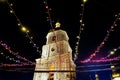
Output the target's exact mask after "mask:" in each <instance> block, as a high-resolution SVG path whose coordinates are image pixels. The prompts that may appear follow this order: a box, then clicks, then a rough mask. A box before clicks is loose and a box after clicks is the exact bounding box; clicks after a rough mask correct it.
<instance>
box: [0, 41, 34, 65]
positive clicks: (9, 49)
mask: <svg viewBox="0 0 120 80" xmlns="http://www.w3.org/2000/svg"><path fill="white" fill-rule="evenodd" d="M0 45H1V46H2V47H4V48H5V50H7V51H8V52H9V53H11V54H12V55H14V56H16V58H18V59H21V60H24V61H26V62H28V63H31V64H34V63H33V62H32V61H29V60H28V59H26V58H25V57H22V56H20V55H18V52H14V51H12V50H11V47H10V46H8V45H7V44H5V43H3V41H0ZM1 55H4V54H3V53H2V54H1ZM4 56H5V55H4ZM8 58H9V59H10V60H13V61H15V62H20V61H19V60H14V59H13V58H10V57H9V56H8Z"/></svg>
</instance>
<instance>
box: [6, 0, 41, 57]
mask: <svg viewBox="0 0 120 80" xmlns="http://www.w3.org/2000/svg"><path fill="white" fill-rule="evenodd" d="M6 2H7V4H8V6H9V8H10V13H11V14H13V15H14V16H15V17H16V20H17V22H18V24H17V25H18V26H19V27H20V29H21V30H22V31H23V32H25V34H26V37H27V38H28V39H29V40H30V42H29V43H30V44H32V45H33V48H35V49H36V52H37V53H39V54H40V55H41V51H40V50H39V47H38V46H37V45H36V44H35V42H34V41H33V36H31V35H30V34H29V30H28V29H27V28H26V27H25V26H24V25H23V24H22V23H21V21H20V19H19V18H18V16H17V15H16V13H15V11H14V10H13V8H12V6H13V4H10V3H9V2H8V1H6Z"/></svg>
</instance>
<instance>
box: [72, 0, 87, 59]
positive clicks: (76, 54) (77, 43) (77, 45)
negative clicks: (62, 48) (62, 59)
mask: <svg viewBox="0 0 120 80" xmlns="http://www.w3.org/2000/svg"><path fill="white" fill-rule="evenodd" d="M86 2H87V0H83V2H82V4H81V7H82V13H81V14H80V16H81V19H80V29H79V34H78V36H77V37H76V38H77V42H76V46H75V53H74V61H75V60H76V59H77V57H78V49H79V42H80V36H81V33H82V31H83V30H84V26H85V25H84V23H83V16H84V7H85V3H86Z"/></svg>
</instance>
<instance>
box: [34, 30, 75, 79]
mask: <svg viewBox="0 0 120 80" xmlns="http://www.w3.org/2000/svg"><path fill="white" fill-rule="evenodd" d="M46 39H47V41H46V45H43V47H42V56H41V58H38V59H36V67H35V71H38V72H35V73H34V77H33V80H76V72H75V69H76V65H75V64H74V62H73V60H72V49H71V47H70V45H69V37H68V35H67V33H66V31H64V30H55V31H51V32H49V33H48V34H47V36H46ZM39 71H40V72H39ZM42 71H43V72H42Z"/></svg>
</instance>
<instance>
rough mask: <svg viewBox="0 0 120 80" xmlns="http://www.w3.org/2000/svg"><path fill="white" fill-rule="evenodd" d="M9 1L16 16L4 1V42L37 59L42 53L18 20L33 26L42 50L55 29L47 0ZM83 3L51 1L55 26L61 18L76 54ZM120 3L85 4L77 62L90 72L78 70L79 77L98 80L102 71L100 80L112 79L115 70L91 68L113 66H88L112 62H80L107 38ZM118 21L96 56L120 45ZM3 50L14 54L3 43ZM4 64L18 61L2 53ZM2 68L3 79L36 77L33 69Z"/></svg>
mask: <svg viewBox="0 0 120 80" xmlns="http://www.w3.org/2000/svg"><path fill="white" fill-rule="evenodd" d="M8 2H9V3H12V4H13V6H12V9H13V10H14V13H15V15H14V14H11V13H10V10H11V9H10V7H9V6H8V4H7V3H6V2H3V0H0V28H1V29H0V41H3V42H4V43H6V44H7V45H8V46H10V49H11V50H13V51H14V52H19V55H20V56H23V57H25V58H27V59H28V60H30V61H33V62H35V59H36V58H40V57H41V56H40V53H38V52H36V48H35V47H34V46H33V44H31V43H30V40H29V39H28V38H27V37H26V34H25V33H24V32H22V31H21V27H20V26H18V25H17V24H18V21H17V19H19V20H20V22H21V23H22V25H24V26H26V27H27V28H28V29H29V31H30V32H29V35H30V36H32V37H33V39H32V40H33V41H34V43H35V44H36V45H37V46H38V47H39V50H40V51H42V46H43V45H45V43H46V35H47V33H48V32H49V30H50V29H51V26H50V21H49V19H48V17H49V16H48V13H47V10H46V8H45V7H46V6H45V4H44V0H8ZM81 4H82V0H76V1H75V0H48V6H49V8H50V16H51V20H52V24H53V27H55V23H56V22H57V21H59V22H60V23H61V29H63V30H65V31H66V32H67V34H68V36H69V43H70V46H71V48H72V50H73V54H74V52H75V46H76V42H77V38H76V36H78V34H79V28H80V19H81V15H80V14H81V13H82V6H81ZM119 4H120V2H119V0H88V1H87V2H86V3H85V7H84V16H83V22H84V24H85V26H84V30H83V31H82V33H81V39H80V43H79V55H78V58H77V60H76V64H77V66H86V67H84V68H81V67H80V68H77V69H78V70H83V71H84V70H88V71H87V72H82V71H80V72H79V71H78V72H77V80H95V77H94V76H95V74H96V73H97V74H99V76H100V80H110V76H111V70H104V71H89V70H95V69H104V68H108V67H109V66H102V67H101V66H100V67H88V66H90V65H106V64H109V63H86V64H80V61H81V60H84V59H86V58H88V56H90V54H92V53H93V52H94V51H95V49H96V48H97V46H99V44H100V43H101V42H102V41H103V39H104V37H105V36H106V34H107V31H108V30H109V29H110V27H111V25H112V24H113V22H114V21H115V19H116V17H115V15H116V14H118V13H120V5H119ZM16 16H17V18H16ZM116 23H117V26H116V27H115V28H114V31H112V32H111V33H110V36H109V38H108V40H107V41H106V43H105V45H104V46H103V48H102V49H101V50H100V52H99V53H98V54H97V56H96V59H98V58H101V57H104V56H106V55H108V54H109V52H110V51H111V50H112V49H114V48H117V47H118V46H120V37H119V35H120V27H119V26H120V24H119V23H120V21H117V22H116ZM0 52H3V53H4V54H5V55H6V56H7V55H9V56H11V57H14V56H12V55H11V54H10V53H9V52H7V51H6V50H5V49H4V48H3V47H2V46H0ZM119 52H120V50H118V51H117V52H116V55H117V56H119ZM0 63H4V64H7V63H10V64H11V63H14V62H12V61H10V60H9V59H7V58H5V56H3V55H0ZM115 63H118V62H115ZM118 67H119V65H118ZM0 68H1V67H0ZM27 68H31V67H27ZM32 68H34V66H32ZM5 69H6V67H5ZM0 70H1V71H0V80H8V79H10V80H32V79H33V72H15V71H4V70H2V69H0ZM105 75H106V76H105ZM90 77H91V79H90Z"/></svg>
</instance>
